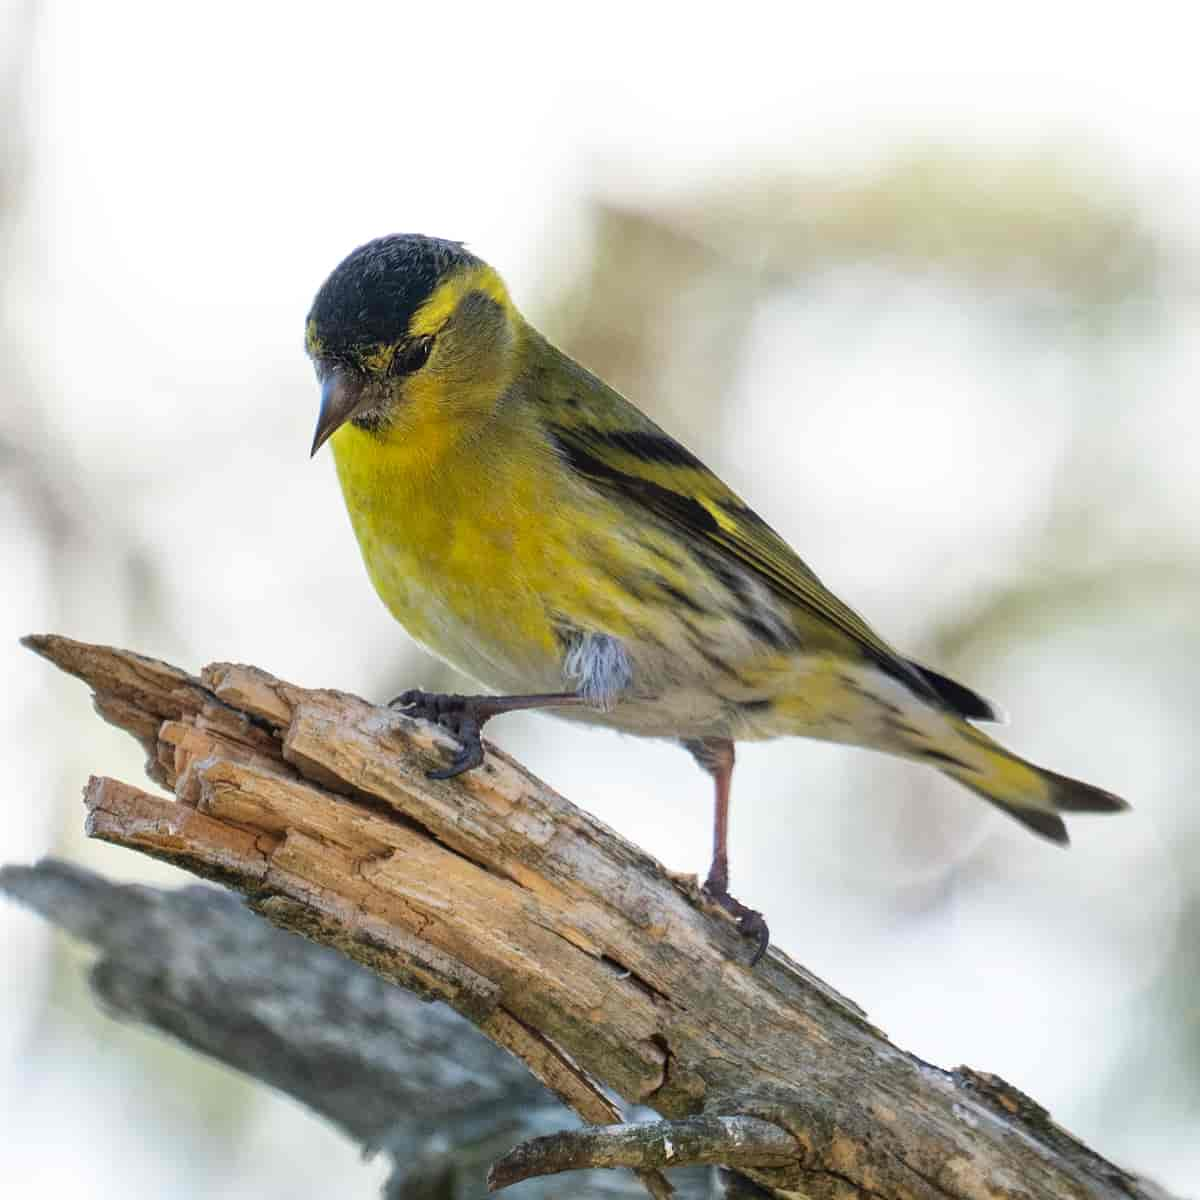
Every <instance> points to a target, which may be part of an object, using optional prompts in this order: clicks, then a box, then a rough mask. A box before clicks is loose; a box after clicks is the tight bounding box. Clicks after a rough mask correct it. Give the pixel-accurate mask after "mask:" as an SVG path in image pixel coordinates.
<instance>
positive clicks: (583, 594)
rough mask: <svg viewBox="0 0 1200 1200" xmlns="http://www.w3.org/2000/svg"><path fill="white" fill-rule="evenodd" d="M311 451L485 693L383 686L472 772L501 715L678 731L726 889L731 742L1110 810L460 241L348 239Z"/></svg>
mask: <svg viewBox="0 0 1200 1200" xmlns="http://www.w3.org/2000/svg"><path fill="white" fill-rule="evenodd" d="M306 344H307V350H308V354H309V357H310V358H311V359H312V362H313V364H314V366H315V368H316V373H317V378H318V380H319V382H320V385H321V411H320V417H319V419H318V421H317V429H316V435H315V437H314V439H313V445H312V452H313V454H315V453H316V452H317V450H318V449H320V447H321V446H322V445H323V444H324V443H325V442H326V441H328V442H329V443H330V445H331V446H332V448H333V456H334V459H335V461H336V464H337V473H338V478H339V480H340V481H341V486H342V491H343V494H344V496H345V500H346V507H347V508H348V509H349V512H350V519H351V521H352V523H353V525H354V532H355V534H356V535H357V537H358V543H359V546H360V548H361V550H362V555H363V560H364V561H365V563H366V567H367V572H368V574H369V575H370V577H371V581H372V583H373V584H374V585H375V589H376V591H377V592H378V593H379V596H380V598H381V599H382V600H383V602H384V604H386V605H387V607H388V609H389V610H390V611H391V613H392V615H393V616H394V617H395V618H396V620H398V621H399V622H400V624H401V625H403V626H404V627H405V629H407V630H408V632H409V634H410V635H411V636H412V637H413V638H414V639H415V640H416V641H417V642H419V643H420V644H421V645H422V646H424V647H425V648H426V649H427V650H429V651H430V652H432V653H433V654H435V655H437V656H438V657H439V658H441V659H443V660H445V661H446V662H448V663H450V664H451V665H452V666H454V667H455V668H457V669H458V670H459V671H461V672H462V673H463V674H465V675H467V676H469V677H470V678H472V679H474V680H477V681H478V682H479V684H480V686H481V687H482V688H484V689H487V690H488V692H490V693H494V694H490V695H484V696H440V695H433V694H429V693H425V692H419V691H413V692H406V693H405V694H404V695H403V696H401V697H397V699H396V701H393V703H399V704H402V705H403V706H405V707H407V708H408V709H409V710H411V711H413V712H415V713H417V714H419V715H422V716H425V717H428V718H430V719H432V720H435V721H438V722H440V723H441V724H442V725H443V726H445V727H446V728H447V729H449V730H450V731H452V732H453V733H454V734H455V735H456V736H457V737H458V739H459V740H460V742H461V745H462V749H461V751H460V752H459V753H458V755H457V756H456V757H455V758H454V760H453V761H452V762H451V763H450V764H449V765H448V766H447V767H445V768H443V769H441V770H439V771H436V772H431V774H433V775H434V776H436V777H438V778H449V777H450V776H452V775H456V774H459V773H460V772H462V771H466V770H469V769H471V768H472V767H475V766H478V765H479V764H480V763H481V762H482V761H483V748H482V745H481V743H480V734H479V731H480V727H481V726H482V725H483V723H484V722H485V721H486V720H488V719H489V718H490V717H493V716H495V715H497V714H498V713H502V712H510V711H513V710H515V709H521V708H534V707H556V708H559V709H560V710H561V715H562V716H564V717H568V718H570V719H572V720H577V721H586V722H590V723H593V724H598V725H606V726H608V727H610V728H613V729H619V730H622V731H624V732H626V733H633V734H639V735H641V736H643V737H655V738H670V739H674V740H676V741H678V742H680V743H681V744H682V745H683V746H684V747H685V748H686V749H688V750H689V751H690V752H691V753H692V755H693V756H694V757H695V758H696V760H697V762H698V763H699V764H700V765H701V766H702V767H703V768H704V769H705V770H706V771H707V772H709V773H710V774H711V775H712V776H713V778H714V779H715V781H716V812H715V821H714V844H713V858H712V865H711V868H710V870H709V873H708V877H707V880H706V882H705V884H704V888H705V890H706V892H707V893H708V895H709V896H710V897H712V899H713V900H715V901H716V902H717V903H719V904H720V905H722V906H723V907H724V908H725V909H726V910H727V911H728V912H730V913H731V914H732V915H733V916H734V918H735V919H736V920H737V922H738V924H739V927H740V928H741V930H742V932H743V933H744V934H745V935H747V936H748V937H753V938H755V939H756V941H757V947H756V951H755V954H754V959H753V961H757V960H758V958H759V957H761V955H762V953H763V951H764V950H765V949H766V945H767V939H768V932H767V926H766V923H765V921H764V920H763V918H762V916H761V914H759V913H757V912H755V911H754V910H752V909H749V908H747V907H746V906H744V905H742V904H740V903H739V902H738V901H737V900H735V899H734V898H733V897H732V896H731V895H730V894H729V869H728V860H727V855H726V832H727V826H728V814H729V786H730V777H731V774H732V771H733V761H734V743H735V742H738V741H759V740H762V739H765V738H777V737H810V738H821V739H824V740H827V741H833V742H844V743H848V744H852V745H858V746H867V747H870V748H872V749H875V750H882V751H885V752H887V753H890V754H895V755H899V756H901V757H904V758H909V759H913V760H915V761H917V762H923V763H929V764H930V765H932V766H934V767H936V768H937V769H938V770H940V771H942V772H944V773H945V774H947V775H949V776H951V777H953V778H954V779H957V780H958V781H959V782H960V783H962V784H964V785H965V786H966V787H968V788H970V789H971V791H973V792H975V793H976V794H977V795H979V796H982V797H983V798H984V799H985V800H988V801H990V802H991V803H992V804H995V805H996V806H997V807H998V808H1000V809H1002V810H1003V811H1004V812H1006V813H1008V814H1009V815H1010V816H1012V817H1015V818H1016V819H1017V820H1018V821H1020V822H1022V824H1024V825H1026V826H1027V827H1028V828H1030V829H1032V830H1033V831H1034V832H1036V833H1039V834H1041V835H1042V836H1044V837H1047V838H1050V839H1051V840H1052V841H1056V842H1060V843H1065V842H1066V841H1067V831H1066V827H1065V826H1064V825H1063V822H1062V819H1061V818H1060V817H1059V816H1058V815H1057V814H1058V813H1060V812H1115V811H1117V810H1119V809H1122V808H1125V807H1126V805H1125V803H1124V801H1122V800H1120V799H1119V798H1118V797H1116V796H1113V795H1111V794H1110V793H1108V792H1104V791H1100V790H1099V789H1098V788H1094V787H1090V786H1088V785H1087V784H1084V783H1079V782H1077V781H1075V780H1073V779H1067V778H1065V777H1064V776H1061V775H1056V774H1054V773H1053V772H1050V771H1046V770H1043V769H1042V768H1040V767H1036V766H1034V765H1033V764H1032V763H1028V762H1025V761H1024V760H1023V759H1020V758H1018V757H1016V755H1013V754H1010V753H1009V752H1008V751H1007V750H1005V749H1004V748H1003V747H1001V746H1000V745H999V744H997V743H996V742H995V741H993V740H992V739H991V738H989V737H988V736H987V735H986V734H984V733H982V732H980V731H979V730H978V729H976V728H975V727H974V726H973V725H972V724H971V722H972V721H986V720H989V719H994V718H995V715H996V714H995V712H994V710H993V708H992V706H991V705H990V704H989V703H988V702H987V701H986V700H984V699H982V698H981V697H980V696H978V695H976V693H975V692H973V691H971V690H970V689H969V688H967V687H964V686H963V685H962V684H960V683H955V682H954V681H953V680H951V679H947V678H946V677H944V676H942V675H939V674H938V673H937V672H936V671H932V670H930V669H929V668H928V667H924V666H921V665H919V664H917V663H915V662H912V661H911V660H909V659H907V658H905V657H904V656H903V655H901V654H899V653H898V652H897V651H895V650H893V649H892V647H891V646H889V645H888V644H887V643H886V642H885V641H883V640H882V639H881V638H880V637H879V635H878V634H876V633H875V632H874V631H873V630H872V629H871V628H870V627H869V626H868V625H867V624H866V623H865V622H864V621H863V620H862V618H861V617H859V616H858V614H857V613H855V612H853V611H852V610H851V609H850V608H848V607H847V606H846V605H845V604H843V603H842V601H841V600H839V599H838V598H837V597H836V596H835V595H833V593H832V592H830V591H829V590H828V589H827V588H825V587H824V586H823V585H822V584H821V581H820V580H819V579H818V578H817V577H816V575H815V574H813V572H812V571H811V570H810V569H809V568H808V567H807V566H806V565H805V564H804V563H803V562H802V561H801V560H800V559H799V557H797V555H796V554H795V553H794V552H793V551H792V549H791V548H790V547H789V546H788V545H787V543H786V542H784V541H783V539H782V538H781V537H780V536H779V535H778V534H777V533H775V531H774V530H773V529H771V527H770V526H769V525H767V523H766V522H765V521H763V520H762V518H761V517H759V516H758V515H757V514H756V513H755V512H753V511H752V510H751V509H750V508H749V507H748V506H747V505H746V504H745V502H744V501H743V500H741V499H740V497H738V496H737V495H736V494H735V493H734V492H733V491H731V490H730V489H729V488H728V487H726V486H725V484H724V483H722V482H721V480H719V479H718V478H717V477H716V476H715V475H714V474H713V473H712V472H711V471H709V470H708V468H707V467H705V466H704V464H703V463H702V462H700V460H699V459H698V458H696V456H695V455H693V454H692V453H690V452H689V451H688V450H686V449H685V448H684V447H683V446H682V445H680V444H679V442H677V441H676V440H675V439H674V438H672V437H671V436H670V435H669V434H667V433H665V432H664V431H663V430H662V429H660V428H659V427H658V426H657V425H655V424H654V422H653V421H651V420H650V419H649V418H648V417H646V416H645V415H644V414H643V413H642V412H640V411H639V410H638V409H637V408H635V407H634V406H633V405H632V404H630V403H629V402H628V401H627V400H625V399H624V397H622V396H620V395H618V394H617V393H616V392H615V391H613V389H612V388H610V387H608V386H607V385H606V384H605V383H604V382H603V381H602V380H600V379H598V378H597V377H596V376H595V375H593V374H591V373H590V372H589V371H587V370H585V369H584V368H583V367H581V366H580V365H579V364H578V363H577V362H575V361H574V360H572V359H571V358H569V357H567V355H565V354H563V353H562V352H561V351H560V350H558V349H556V348H555V347H554V346H552V345H551V344H550V343H549V342H548V341H547V340H546V339H545V338H544V337H542V335H541V334H539V333H538V331H537V330H536V329H534V328H533V327H532V326H531V325H530V324H529V323H528V322H527V321H526V320H525V319H524V318H523V317H522V316H521V314H520V312H518V311H517V308H516V306H515V305H514V304H513V302H512V300H511V298H510V297H509V294H508V290H507V288H506V287H505V285H504V283H503V282H502V281H501V279H500V277H499V275H497V273H496V272H495V271H494V270H493V269H492V268H491V267H489V266H488V265H487V264H486V263H485V262H482V261H481V260H480V259H478V258H476V257H475V256H474V255H473V254H471V253H469V252H468V251H467V250H466V249H465V248H464V247H463V246H462V244H461V243H459V242H451V241H444V240H441V239H438V238H431V237H423V236H419V235H415V234H402V235H393V236H389V237H383V238H379V239H377V240H375V241H373V242H368V243H367V244H366V245H365V246H361V247H359V249H357V250H355V251H354V252H353V253H352V254H351V255H350V256H349V257H348V258H346V259H345V260H344V261H343V262H342V263H341V264H339V265H338V267H337V268H336V269H335V270H334V271H333V273H332V274H331V275H330V276H329V278H328V279H327V280H326V281H325V283H324V284H323V285H322V286H321V289H320V291H319V292H318V293H317V296H316V299H315V300H314V301H313V305H312V309H311V311H310V312H309V315H308V321H307V329H306Z"/></svg>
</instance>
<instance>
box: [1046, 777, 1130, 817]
mask: <svg viewBox="0 0 1200 1200" xmlns="http://www.w3.org/2000/svg"><path fill="white" fill-rule="evenodd" d="M1042 775H1043V776H1044V777H1045V779H1046V782H1047V783H1049V785H1050V799H1051V800H1052V801H1053V803H1054V807H1055V808H1057V809H1058V810H1059V811H1060V812H1094V813H1107V812H1121V811H1123V810H1124V809H1126V808H1128V807H1129V803H1128V801H1125V800H1122V799H1121V797H1120V796H1114V795H1113V794H1112V792H1106V791H1103V790H1102V789H1100V788H1098V787H1092V785H1091V784H1090V783H1080V782H1079V780H1078V779H1069V778H1068V777H1067V776H1066V775H1056V774H1055V773H1054V772H1053V771H1047V770H1046V769H1045V768H1044V767H1043V768H1042Z"/></svg>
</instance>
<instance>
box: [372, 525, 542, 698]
mask: <svg viewBox="0 0 1200 1200" xmlns="http://www.w3.org/2000/svg"><path fill="white" fill-rule="evenodd" d="M358 532H359V545H360V548H361V549H362V554H363V560H364V562H365V563H366V566H367V572H368V574H369V575H370V577H371V582H372V583H373V584H374V586H375V590H376V592H377V593H378V594H379V597H380V599H381V600H383V602H384V604H385V605H386V606H387V608H388V610H389V611H390V612H391V614H392V616H393V617H395V618H396V620H397V621H399V622H400V624H401V625H403V626H404V628H405V630H406V631H407V632H408V634H409V636H410V637H411V638H412V639H413V640H414V641H415V642H417V644H418V645H420V646H421V647H422V648H423V649H425V650H427V651H429V653H431V654H432V655H434V657H436V658H440V659H442V660H443V661H444V662H446V663H449V664H450V666H452V667H454V668H455V669H456V670H458V671H460V672H461V673H462V674H464V675H466V676H468V677H469V678H471V679H474V680H476V681H477V682H478V683H479V684H480V685H481V686H482V687H483V688H485V689H487V690H489V691H495V692H525V691H558V690H561V689H562V686H563V681H562V667H561V662H562V651H561V647H560V646H559V645H558V643H557V642H556V640H555V637H554V631H553V628H552V627H551V625H550V623H549V621H548V620H547V619H546V616H545V613H544V610H543V607H542V605H541V604H540V603H539V602H538V600H537V597H536V596H532V595H530V594H529V592H528V591H527V590H526V589H524V588H522V587H520V586H519V584H517V582H516V581H515V580H512V579H498V578H495V577H494V576H489V575H482V574H480V572H479V571H462V572H459V571H431V570H430V569H429V566H428V564H427V563H426V562H424V561H422V560H421V558H420V556H419V555H417V554H415V553H414V552H413V551H412V550H411V549H410V548H408V547H407V546H405V545H404V544H403V543H401V542H399V540H398V539H394V538H390V537H387V536H379V535H376V534H375V533H374V532H373V531H371V530H368V529H360V530H359V531H358Z"/></svg>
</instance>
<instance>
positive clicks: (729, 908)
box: [700, 876, 771, 967]
mask: <svg viewBox="0 0 1200 1200" xmlns="http://www.w3.org/2000/svg"><path fill="white" fill-rule="evenodd" d="M700 890H701V891H702V892H703V893H704V895H705V896H707V897H708V899H709V900H711V901H712V902H713V903H714V904H719V905H720V906H721V907H722V908H723V909H724V910H725V911H726V912H727V913H729V915H730V916H731V917H733V919H734V921H735V922H736V923H737V927H738V933H740V934H741V935H742V937H744V938H753V939H754V941H755V943H756V944H755V947H754V953H753V954H752V955H751V956H750V965H751V966H752V967H753V966H755V965H756V964H757V963H758V960H759V959H760V958H762V956H763V955H764V954H766V952H767V947H768V946H769V945H770V944H771V930H770V929H769V928H768V927H767V922H766V919H765V918H764V917H763V915H762V913H760V912H758V911H757V910H756V909H753V908H747V907H746V905H744V904H743V903H742V902H741V901H740V900H736V899H734V897H733V896H731V895H730V894H729V889H728V888H727V887H726V886H725V885H724V884H722V883H721V882H720V881H719V880H714V879H713V878H712V877H711V876H710V877H709V878H708V879H707V880H706V881H705V883H704V886H703V887H702V888H701V889H700Z"/></svg>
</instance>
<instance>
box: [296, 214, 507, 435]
mask: <svg viewBox="0 0 1200 1200" xmlns="http://www.w3.org/2000/svg"><path fill="white" fill-rule="evenodd" d="M520 321H521V319H520V316H519V314H518V313H517V311H516V309H515V308H514V307H513V304H512V301H511V300H510V299H509V296H508V291H507V289H506V288H505V286H504V283H503V282H502V280H501V279H500V277H499V276H498V275H497V274H496V272H495V271H493V270H492V268H491V267H489V266H488V265H487V263H485V262H483V261H481V260H480V259H478V258H476V257H475V256H474V255H473V254H471V253H470V252H469V251H467V250H465V249H464V248H463V246H462V244H461V243H459V242H449V241H444V240H442V239H441V238H431V237H423V236H421V235H420V234H393V235H390V236H388V237H382V238H377V239H376V240H375V241H373V242H368V243H367V244H366V245H365V246H360V247H359V248H358V249H357V250H355V251H354V252H353V253H352V254H351V255H350V256H349V257H348V258H346V259H344V260H343V261H342V262H341V263H339V264H338V266H337V267H336V268H334V271H333V274H331V275H330V276H329V278H328V279H327V280H326V281H325V282H324V283H323V284H322V285H321V290H320V291H319V292H317V296H316V299H315V300H314V301H313V305H312V308H311V310H310V311H309V314H308V321H307V324H306V328H305V343H306V348H307V351H308V355H309V357H310V358H311V359H312V361H313V365H314V367H315V368H316V371H317V378H318V380H319V381H320V384H321V413H320V416H319V418H318V420H317V429H316V434H315V436H314V437H313V445H312V452H313V454H316V452H317V451H318V450H319V449H320V448H321V446H322V445H323V444H324V443H325V442H326V441H327V440H328V439H329V438H330V437H331V436H332V435H333V434H334V433H335V432H336V431H337V430H338V429H340V428H341V427H342V426H343V425H345V424H346V423H347V422H351V423H352V424H353V425H355V426H357V427H358V428H359V429H363V430H368V431H370V432H372V433H374V434H375V435H376V436H378V437H380V438H387V439H391V438H396V437H399V438H403V437H405V436H407V435H410V434H412V433H413V432H415V431H417V430H420V429H422V428H428V427H429V426H430V425H431V424H432V423H437V424H439V425H443V426H444V425H446V424H447V423H449V424H451V425H455V424H457V425H462V424H464V423H467V422H470V421H471V420H472V419H473V418H477V417H483V416H485V415H486V414H487V413H488V412H490V411H491V410H492V409H493V408H494V407H495V405H496V403H497V402H498V400H499V399H500V397H501V395H503V393H504V390H505V389H506V388H507V386H508V384H509V382H511V379H512V376H513V373H514V370H515V366H514V363H515V354H514V349H515V346H516V342H517V339H518V335H519V330H520Z"/></svg>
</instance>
